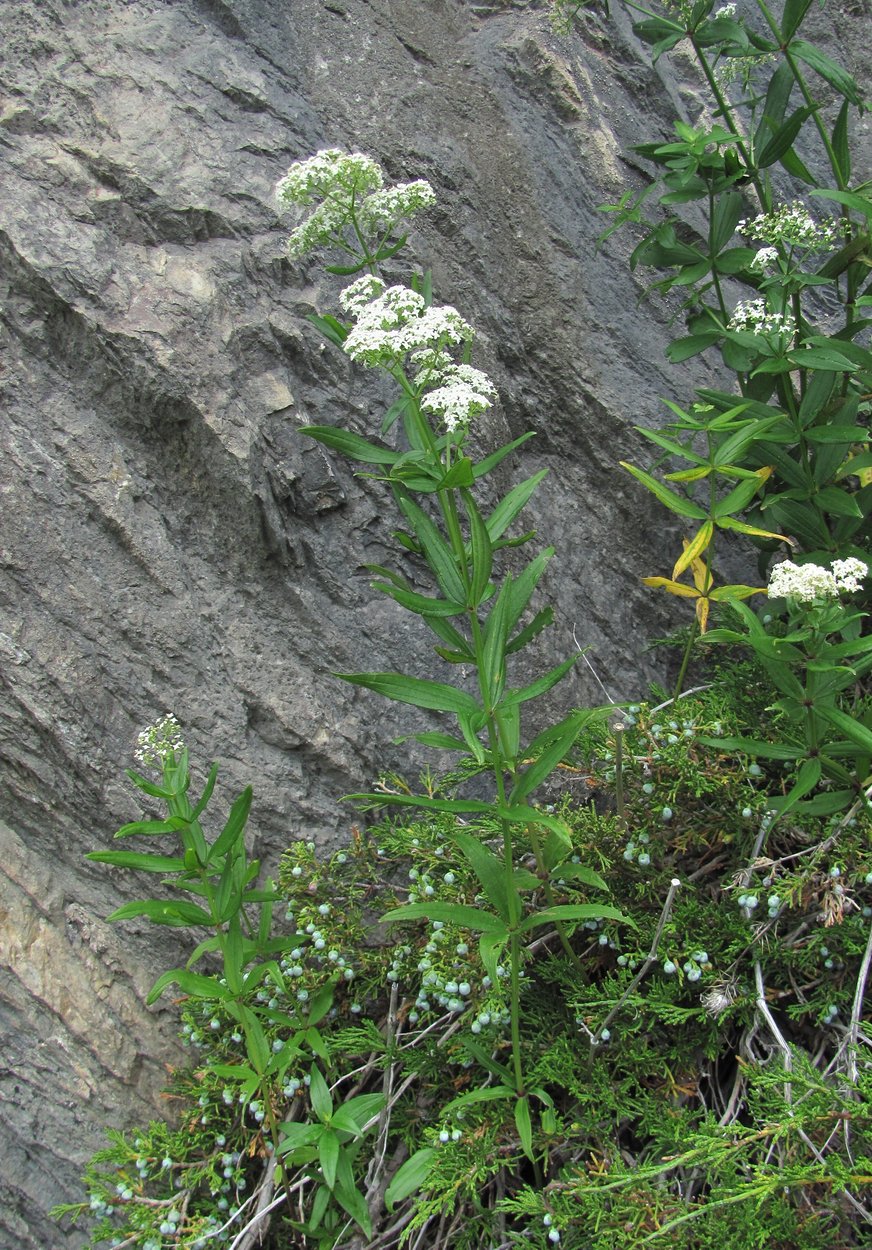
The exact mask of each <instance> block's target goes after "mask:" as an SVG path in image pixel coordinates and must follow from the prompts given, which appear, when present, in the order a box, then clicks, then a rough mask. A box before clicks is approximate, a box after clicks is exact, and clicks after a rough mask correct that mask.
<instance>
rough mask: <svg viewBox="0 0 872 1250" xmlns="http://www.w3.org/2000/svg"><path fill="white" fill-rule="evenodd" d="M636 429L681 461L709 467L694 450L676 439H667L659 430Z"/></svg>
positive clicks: (638, 426) (642, 427) (636, 427)
mask: <svg viewBox="0 0 872 1250" xmlns="http://www.w3.org/2000/svg"><path fill="white" fill-rule="evenodd" d="M634 428H635V429H636V431H637V432H638V433H639V434H641V435H642V436H643V437H644V438H647V439H648V440H649V441H650V442H652V443H656V444H657V446H658V447H662V449H663V450H664V451H668V452H669V454H670V456H678V457H679V458H680V459H682V460H689V461H690V462H691V464H695V465H700V466H702V465H708V461H707V460H705V459H704V458H703V457H702V456H698V455H697V454H696V452H694V451H693V450H692V448H690V447H685V446H684V444H683V443H679V442H677V441H676V440H675V439H674V438H667V436H666V435H665V434H661V433H660V431H659V430H648V429H646V428H645V427H644V426H642V425H637V426H635V427H634Z"/></svg>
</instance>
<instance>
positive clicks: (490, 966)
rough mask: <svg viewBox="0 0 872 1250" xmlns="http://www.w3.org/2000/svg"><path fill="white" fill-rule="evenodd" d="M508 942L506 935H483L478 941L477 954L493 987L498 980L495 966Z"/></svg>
mask: <svg viewBox="0 0 872 1250" xmlns="http://www.w3.org/2000/svg"><path fill="white" fill-rule="evenodd" d="M508 940H509V935H508V933H507V932H506V933H483V934H482V935H481V937H480V938H479V939H478V953H479V955H480V956H481V962H482V964H483V965H484V970H485V972H486V973H487V974H488V976H489V977H490V979H491V981H492V982H493V984H494V985H496V983H497V981H498V980H499V976H498V973H497V964H498V963H499V961H500V956H501V955H502V953H503V951H504V950H505V946H506V942H507V941H508Z"/></svg>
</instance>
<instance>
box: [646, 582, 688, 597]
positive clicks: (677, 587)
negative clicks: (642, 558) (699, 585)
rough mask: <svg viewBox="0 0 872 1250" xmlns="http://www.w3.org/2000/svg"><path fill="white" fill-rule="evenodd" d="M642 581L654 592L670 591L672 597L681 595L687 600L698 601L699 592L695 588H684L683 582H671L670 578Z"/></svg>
mask: <svg viewBox="0 0 872 1250" xmlns="http://www.w3.org/2000/svg"><path fill="white" fill-rule="evenodd" d="M642 581H643V582H644V584H645V585H646V586H650V587H651V588H652V589H653V590H660V589H663V590H668V591H669V593H670V594H671V595H681V596H683V597H684V598H685V599H696V598H698V597H699V591H697V590H694V588H693V586H683V585H682V583H681V582H674V581H671V580H670V578H668V577H643V578H642Z"/></svg>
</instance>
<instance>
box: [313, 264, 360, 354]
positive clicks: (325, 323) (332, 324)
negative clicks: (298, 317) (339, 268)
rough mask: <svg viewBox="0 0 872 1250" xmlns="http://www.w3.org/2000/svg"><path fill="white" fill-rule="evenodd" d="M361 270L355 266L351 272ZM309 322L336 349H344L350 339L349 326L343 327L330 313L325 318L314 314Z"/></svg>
mask: <svg viewBox="0 0 872 1250" xmlns="http://www.w3.org/2000/svg"><path fill="white" fill-rule="evenodd" d="M359 268H360V266H359V265H355V266H354V268H352V270H351V272H352V273H356V272H357V270H358V269H359ZM308 320H309V321H310V322H311V324H312V325H313V326H314V327H315V328H316V330H318V331H320V333H321V334H323V336H324V338H325V339H326V340H327V342H328V343H332V344H333V346H334V347H342V345H343V344H344V342H345V340H346V339H347V338H348V334H349V328H348V326H346V325H343V324H342V322H341V321H338V320H337V319H336V317H333V316H331V315H330V314H329V313H328V314H327V315H326V316H325V317H319V316H318V314H317V313H312V314H311V315H310V316H309V318H308Z"/></svg>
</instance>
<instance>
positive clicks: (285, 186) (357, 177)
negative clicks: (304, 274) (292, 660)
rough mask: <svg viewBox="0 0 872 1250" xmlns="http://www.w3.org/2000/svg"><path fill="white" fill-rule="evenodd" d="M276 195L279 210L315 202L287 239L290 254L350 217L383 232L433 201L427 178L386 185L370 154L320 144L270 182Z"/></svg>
mask: <svg viewBox="0 0 872 1250" xmlns="http://www.w3.org/2000/svg"><path fill="white" fill-rule="evenodd" d="M276 199H277V201H278V203H279V207H280V208H281V209H282V210H285V209H288V208H290V207H291V206H292V205H300V206H304V207H310V206H311V205H315V207H314V208H313V210H312V212H311V213H310V214H309V215H308V217H306V219H305V220H304V221H303V222H301V223H300V225H299V226H297V228H296V229H295V230H293V231H292V233H291V236H290V238H289V239H288V254H289V255H290V256H302V255H303V254H304V253H305V252H309V251H311V250H312V249H313V248H314V247H317V246H319V245H320V244H322V243H328V242H331V241H335V240H336V238H337V236H339V235H340V234H341V232H342V231H343V230H344V228H345V227H346V226H348V225H350V224H351V223H352V221H354V220H356V222H357V225H358V227H359V228H360V229H362V230H364V231H370V230H371V231H381V232H382V233H383V234H385V235H387V234H389V233H390V231H391V230H392V229H393V228H394V227H395V226H396V225H397V224H398V223H399V222H400V221H402V220H404V219H405V218H408V217H411V216H412V215H413V214H414V213H417V212H419V211H420V210H421V209H422V208H428V207H429V206H430V205H431V204H434V203H435V202H436V196H435V194H434V191H433V188H432V187H431V186H430V184H429V182H425V181H424V180H423V179H420V178H419V179H418V180H417V181H415V182H401V183H397V185H396V186H394V187H387V188H386V187H385V186H384V173H383V171H382V169H381V166H380V165H379V164H378V163H377V162H376V161H374V160H373V159H372V157H371V156H365V155H364V154H363V153H362V152H343V151H341V150H340V149H339V148H324V149H323V150H322V151H320V152H318V153H316V155H315V156H311V157H309V159H308V160H305V161H297V162H296V164H294V165H292V166H291V168H290V169H289V170H288V172H287V173H286V174H285V176H284V178H282V179H281V180H280V181H279V182H278V184H277V185H276Z"/></svg>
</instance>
